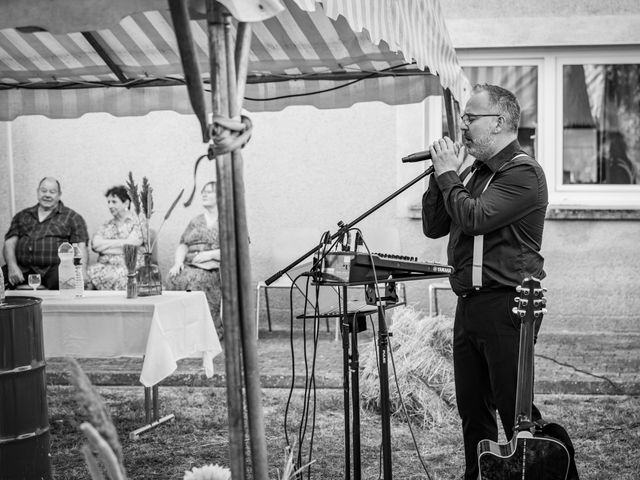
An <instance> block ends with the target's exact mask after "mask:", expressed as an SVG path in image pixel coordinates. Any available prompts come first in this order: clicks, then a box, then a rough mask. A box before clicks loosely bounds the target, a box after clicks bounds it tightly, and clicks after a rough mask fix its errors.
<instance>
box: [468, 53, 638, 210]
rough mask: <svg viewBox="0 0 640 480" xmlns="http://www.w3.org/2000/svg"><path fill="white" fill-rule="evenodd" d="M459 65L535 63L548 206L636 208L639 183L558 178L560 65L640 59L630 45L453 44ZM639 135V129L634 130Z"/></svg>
mask: <svg viewBox="0 0 640 480" xmlns="http://www.w3.org/2000/svg"><path fill="white" fill-rule="evenodd" d="M457 53H458V59H459V63H460V65H461V66H462V67H463V68H464V67H465V66H511V65H514V66H515V65H533V66H537V68H538V128H537V131H536V155H537V160H538V162H539V163H540V165H541V166H542V167H543V169H544V171H545V175H546V177H547V186H548V188H549V204H550V206H551V207H557V208H567V209H578V210H580V209H611V210H628V209H640V185H611V184H602V185H570V184H563V183H562V166H563V158H562V153H563V118H562V113H563V112H562V101H563V81H562V80H563V79H562V69H563V66H564V65H571V64H573V65H575V64H590V63H593V64H598V63H606V64H615V63H640V52H639V51H638V50H637V48H633V47H632V46H611V47H574V48H566V47H565V48H559V47H558V48H553V47H547V48H545V49H544V50H542V49H536V48H526V49H515V48H501V49H459V50H458V51H457ZM639 134H640V132H639Z"/></svg>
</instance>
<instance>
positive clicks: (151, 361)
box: [7, 290, 222, 387]
mask: <svg viewBox="0 0 640 480" xmlns="http://www.w3.org/2000/svg"><path fill="white" fill-rule="evenodd" d="M7 295H21V296H35V297H40V298H42V323H43V330H44V351H45V356H47V357H99V358H104V357H107V358H108V357H141V356H144V361H143V363H142V371H141V373H140V383H142V384H143V385H144V386H145V387H151V386H153V385H155V384H157V383H159V382H160V381H162V380H163V379H165V378H166V377H168V376H169V375H171V374H172V373H173V372H174V371H175V370H176V368H177V366H178V365H177V361H178V360H180V359H182V358H193V357H200V356H201V357H202V366H203V367H204V371H205V374H206V375H207V377H211V376H213V359H214V357H215V356H216V355H218V354H219V353H220V352H221V351H222V348H221V346H220V341H219V340H218V336H217V334H216V331H215V327H214V325H213V320H212V319H211V313H210V312H209V307H208V305H207V300H206V297H205V295H204V293H203V292H174V291H165V292H163V293H162V295H155V296H151V297H138V298H132V299H128V298H125V297H126V295H125V292H119V291H104V290H100V291H98V290H90V291H87V292H85V295H84V296H83V297H64V296H61V294H60V292H58V291H55V290H38V291H37V292H36V294H35V295H34V292H31V291H26V290H20V291H19V290H10V291H7Z"/></svg>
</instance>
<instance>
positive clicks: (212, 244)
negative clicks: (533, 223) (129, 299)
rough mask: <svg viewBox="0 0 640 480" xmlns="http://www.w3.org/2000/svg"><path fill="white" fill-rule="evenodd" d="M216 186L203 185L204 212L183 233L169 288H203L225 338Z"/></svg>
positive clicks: (219, 329) (220, 331)
mask: <svg viewBox="0 0 640 480" xmlns="http://www.w3.org/2000/svg"><path fill="white" fill-rule="evenodd" d="M215 186H216V184H215V182H209V183H207V184H206V185H205V186H204V187H202V191H201V193H202V206H203V207H204V213H201V214H200V215H198V216H196V217H195V218H193V219H192V220H191V221H190V222H189V225H187V228H186V229H185V231H184V233H183V234H182V237H180V244H179V245H178V247H177V248H176V253H175V261H174V264H173V266H172V267H171V269H170V270H169V278H168V279H167V282H166V289H167V290H201V291H203V292H204V293H205V295H206V296H207V302H209V310H210V311H211V316H212V317H213V323H214V325H215V327H216V330H217V332H218V337H220V339H222V336H223V327H222V319H221V318H220V301H221V293H220V243H219V240H218V205H217V203H216V193H215V191H216V189H215Z"/></svg>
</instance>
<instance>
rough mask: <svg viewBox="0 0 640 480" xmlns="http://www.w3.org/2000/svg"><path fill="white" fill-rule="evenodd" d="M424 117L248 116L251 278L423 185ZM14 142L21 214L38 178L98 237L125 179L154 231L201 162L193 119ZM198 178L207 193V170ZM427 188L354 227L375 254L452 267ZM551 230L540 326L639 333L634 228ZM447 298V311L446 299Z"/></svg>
mask: <svg viewBox="0 0 640 480" xmlns="http://www.w3.org/2000/svg"><path fill="white" fill-rule="evenodd" d="M422 108H423V107H421V106H406V107H389V106H386V105H382V104H378V103H371V104H362V105H357V106H355V107H353V108H350V109H346V110H333V111H321V110H316V109H313V108H289V109H286V110H284V111H283V112H279V113H265V114H252V115H251V117H252V119H253V122H254V134H253V138H252V139H251V141H250V143H249V144H248V146H247V147H246V149H245V152H244V153H245V154H244V157H245V182H246V195H247V207H248V212H247V213H248V222H249V230H250V236H251V256H252V258H251V260H252V270H253V277H254V281H258V280H264V279H265V278H267V277H269V276H270V275H272V274H273V273H275V272H276V271H278V270H280V269H281V268H282V267H284V266H285V265H286V264H288V263H289V262H291V261H292V260H294V259H296V258H297V257H298V256H299V255H300V254H302V253H303V252H305V251H307V250H309V249H310V248H311V247H312V246H314V245H315V244H316V242H317V241H318V239H319V237H320V235H321V234H322V232H323V231H325V230H330V231H331V232H335V231H336V229H337V227H336V222H338V221H339V220H343V221H345V222H348V221H351V220H353V219H355V218H356V217H357V216H359V215H360V214H362V213H363V212H365V211H366V210H367V209H369V208H370V207H372V206H373V205H375V204H376V203H378V202H379V201H381V200H382V199H383V198H385V197H386V196H387V195H389V194H390V193H391V192H393V191H394V190H395V189H397V188H398V187H399V186H401V185H403V184H404V183H406V181H407V180H408V179H410V178H413V177H414V176H415V175H417V172H419V170H420V168H421V167H420V166H415V165H404V164H402V163H401V162H400V157H401V156H402V155H404V154H407V153H411V152H415V151H418V150H422V149H424V145H425V138H427V137H428V136H429V134H425V133H424V131H425V128H426V127H425V125H424V124H423V120H422V118H423V116H422V114H423V113H424V112H423V110H422ZM4 126H5V127H6V125H4ZM8 132H10V133H11V141H12V151H13V162H14V165H15V185H16V195H15V204H16V208H17V209H22V208H25V207H27V206H30V205H32V204H34V203H35V190H36V185H37V181H38V180H39V179H40V178H41V177H43V176H45V175H54V176H57V177H58V178H59V179H60V181H61V183H62V188H63V197H62V198H63V200H64V201H65V203H67V204H68V205H69V206H71V207H72V208H74V209H76V210H78V211H79V212H80V213H81V214H82V215H83V216H84V217H85V219H86V220H87V223H88V226H89V231H90V232H95V230H96V229H97V228H98V226H99V224H100V223H101V222H103V221H104V220H105V219H107V218H108V215H109V213H108V211H107V208H106V203H105V199H104V191H105V190H106V189H107V188H108V187H109V186H111V185H113V184H116V183H120V182H122V181H124V179H125V177H126V175H127V173H128V171H129V170H132V171H133V173H134V175H135V177H136V178H137V179H140V178H141V177H142V176H143V175H146V176H148V177H149V179H150V181H151V183H152V186H153V187H154V195H155V198H156V209H157V214H156V216H155V219H154V221H153V224H154V226H156V227H157V226H158V225H159V222H160V219H161V217H162V216H163V215H164V212H165V211H166V209H167V207H168V206H169V204H170V202H171V201H172V200H173V198H174V196H175V195H176V194H177V193H178V192H179V190H180V189H181V188H183V187H185V188H186V189H187V190H189V189H190V187H191V181H192V169H193V162H194V161H195V159H196V158H197V157H198V156H199V155H201V154H202V153H204V151H205V148H204V146H203V145H202V144H201V143H200V141H199V138H200V137H199V130H198V125H197V122H196V120H195V119H194V117H192V116H183V115H178V114H175V113H168V112H158V113H154V114H150V115H147V116H145V117H140V118H114V117H111V116H109V115H102V114H100V115H86V116H84V117H83V118H80V119H76V120H49V119H46V118H43V117H21V118H19V119H17V120H16V121H14V122H12V124H11V128H10V129H7V128H2V129H0V142H1V143H2V144H3V145H6V142H7V137H6V135H7V134H8ZM7 155H8V153H7V151H6V149H0V168H2V172H3V175H2V179H1V180H0V185H1V186H2V188H1V189H0V201H2V205H3V207H4V208H3V209H2V212H1V213H0V230H2V232H3V233H4V232H6V230H7V228H8V222H9V220H10V214H9V212H8V206H9V204H10V195H9V191H8V178H7V175H6V174H5V173H6V172H7V165H8V158H7ZM201 170H202V171H201V175H200V178H199V185H202V182H203V181H204V179H205V177H206V176H207V175H208V174H212V172H213V166H212V164H211V163H207V164H206V165H204V166H203V167H202V168H201ZM423 187H424V185H416V186H414V187H412V188H411V189H410V190H408V191H407V192H405V193H404V194H403V195H402V196H401V197H399V198H398V199H396V200H394V201H392V202H391V203H390V204H389V205H387V206H385V207H383V208H381V209H380V210H379V211H377V212H376V213H374V214H372V215H371V216H370V217H368V218H367V219H366V220H364V221H363V222H361V224H359V226H360V227H361V228H362V230H363V232H364V235H365V239H366V240H367V242H368V243H369V245H370V247H371V249H372V250H373V251H381V252H387V253H396V254H402V255H410V256H416V257H418V258H419V259H422V260H433V261H439V262H442V261H445V255H446V248H445V247H446V245H445V240H444V239H440V240H428V239H426V238H424V237H423V235H422V229H421V225H420V221H419V220H418V219H416V218H411V216H409V215H407V211H406V209H405V208H404V207H405V206H406V204H407V203H412V202H415V201H417V199H419V197H420V195H421V192H422V189H423ZM196 198H197V197H196ZM407 199H411V200H410V201H407ZM194 203H195V205H194V206H192V207H190V208H188V209H185V208H183V207H182V206H180V207H179V208H177V209H176V211H175V212H174V214H173V215H172V217H171V218H170V220H169V221H168V222H167V223H166V225H165V226H164V228H163V230H162V232H161V234H160V241H159V247H160V248H159V258H160V265H161V268H162V271H163V272H164V273H165V274H166V272H167V270H168V268H169V266H170V264H171V262H172V256H173V251H174V249H175V246H176V243H177V241H178V238H179V236H180V233H181V232H182V230H183V228H184V226H185V225H186V223H187V221H188V219H189V218H191V217H192V216H194V215H195V214H197V213H199V211H200V209H199V206H198V202H197V201H196V202H194ZM545 228H546V232H545V238H544V243H543V254H544V256H545V257H546V271H547V273H548V277H547V279H546V280H545V281H544V282H543V283H544V285H545V286H546V287H547V288H548V290H549V291H548V293H547V297H548V299H549V306H548V314H547V317H546V319H545V329H546V330H547V331H569V332H584V331H592V332H605V331H618V332H637V330H638V322H639V319H638V313H637V312H638V311H640V295H637V287H638V285H640V255H639V253H640V247H638V244H639V242H638V238H639V237H640V222H638V221H571V220H547V222H546V226H545ZM94 258H95V257H94ZM440 281H441V280H440ZM407 294H408V299H409V302H410V303H411V304H413V305H415V306H416V307H417V308H420V309H423V310H425V311H427V310H428V303H427V282H424V281H420V282H412V283H409V284H407ZM441 298H442V300H443V301H444V303H445V304H446V300H447V294H446V293H444V294H443V295H442V297H441ZM270 300H271V307H272V313H273V314H274V318H276V320H277V321H278V322H281V323H283V322H286V321H288V314H287V313H286V308H287V306H288V294H287V293H286V292H284V291H275V290H272V291H271V293H270ZM261 306H262V308H263V309H264V301H263V302H261Z"/></svg>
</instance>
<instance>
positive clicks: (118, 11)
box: [0, 0, 469, 120]
mask: <svg viewBox="0 0 640 480" xmlns="http://www.w3.org/2000/svg"><path fill="white" fill-rule="evenodd" d="M274 1H275V0H270V1H269V3H273V2H274ZM195 3H197V2H195ZM283 4H284V7H285V8H284V10H283V11H281V12H280V13H278V14H277V15H276V16H273V17H271V18H268V19H266V20H264V21H261V22H255V23H252V31H253V37H252V42H251V55H250V59H249V75H248V79H247V83H248V85H247V89H246V94H245V103H244V107H245V108H246V109H248V110H250V111H277V110H281V109H282V108H284V107H285V106H287V105H314V106H316V107H318V108H341V107H348V106H350V105H353V104H354V103H356V102H363V101H374V100H378V101H382V102H385V103H388V104H404V103H413V102H419V101H421V100H423V99H424V98H425V97H427V96H429V95H433V94H436V95H439V94H441V92H442V88H443V87H446V88H449V89H450V90H451V91H452V93H453V95H454V97H455V98H456V99H458V100H459V101H460V102H461V103H464V101H466V98H467V96H468V92H469V84H468V81H467V80H466V77H465V76H464V74H463V73H462V70H461V68H460V67H459V65H458V62H457V58H456V55H455V51H454V49H453V47H452V46H451V42H450V40H449V36H448V33H447V30H446V26H445V23H444V20H443V17H442V13H441V10H440V6H439V3H438V1H437V0H324V1H323V2H322V3H317V2H315V1H314V0H283ZM79 5H82V6H79ZM192 13H193V15H192V20H191V22H190V23H191V29H192V32H193V37H194V41H195V43H196V50H197V54H198V60H199V63H200V70H201V72H203V73H205V72H208V71H209V60H208V39H207V30H206V23H205V21H204V20H200V19H198V18H199V17H198V15H197V13H196V10H192ZM203 77H204V78H203V81H204V82H205V88H207V89H208V88H209V84H208V74H206V75H203ZM154 110H174V111H177V112H181V113H191V112H192V110H191V105H190V103H189V99H188V94H187V90H186V87H185V86H184V74H183V72H182V65H181V63H180V56H179V53H178V46H177V42H176V38H175V33H174V30H173V26H172V21H171V15H170V13H169V10H168V4H167V2H166V1H164V0H85V1H84V2H80V1H78V0H3V1H2V2H0V120H12V119H14V118H16V117H17V116H19V115H30V114H40V115H46V116H48V117H51V118H74V117H78V116H81V115H83V114H85V113H88V112H109V113H111V114H113V115H116V116H130V115H144V114H146V113H148V112H150V111H154Z"/></svg>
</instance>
